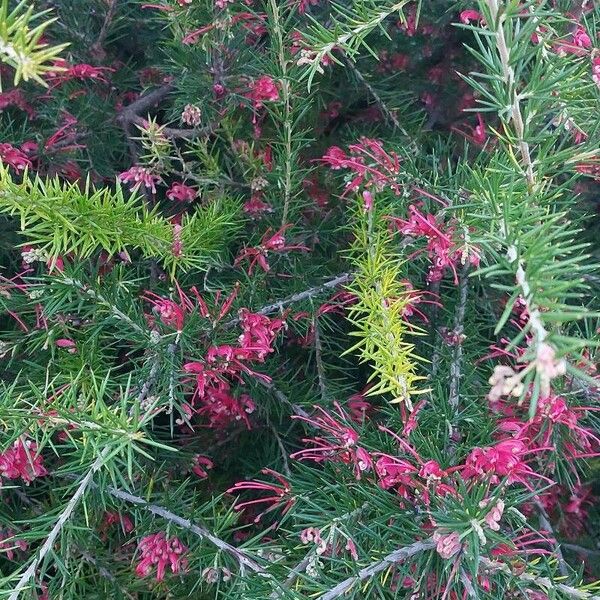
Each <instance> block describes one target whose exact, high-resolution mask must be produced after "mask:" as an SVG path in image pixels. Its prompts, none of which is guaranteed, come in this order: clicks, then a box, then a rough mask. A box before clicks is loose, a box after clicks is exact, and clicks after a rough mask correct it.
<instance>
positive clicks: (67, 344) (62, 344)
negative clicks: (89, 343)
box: [54, 338, 77, 354]
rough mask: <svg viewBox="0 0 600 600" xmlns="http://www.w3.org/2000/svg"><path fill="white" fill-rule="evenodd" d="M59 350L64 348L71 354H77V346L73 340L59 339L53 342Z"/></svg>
mask: <svg viewBox="0 0 600 600" xmlns="http://www.w3.org/2000/svg"><path fill="white" fill-rule="evenodd" d="M54 343H55V344H56V345H57V346H58V347H59V348H66V349H67V350H68V351H69V352H70V353H71V354H76V353H77V345H76V344H75V342H74V341H73V340H69V339H66V338H61V339H60V340H56V341H55V342H54Z"/></svg>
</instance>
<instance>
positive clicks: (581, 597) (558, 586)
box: [479, 556, 600, 600]
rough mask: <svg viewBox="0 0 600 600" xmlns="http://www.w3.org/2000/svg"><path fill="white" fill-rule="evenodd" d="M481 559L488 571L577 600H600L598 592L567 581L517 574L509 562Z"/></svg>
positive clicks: (529, 574)
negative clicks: (558, 581) (571, 584)
mask: <svg viewBox="0 0 600 600" xmlns="http://www.w3.org/2000/svg"><path fill="white" fill-rule="evenodd" d="M479 561H480V563H481V565H483V567H484V568H485V569H487V570H488V571H491V572H496V573H504V574H505V575H508V576H510V577H516V578H518V579H520V580H521V581H524V582H528V583H532V584H534V585H535V586H536V587H538V588H541V589H543V590H555V591H558V592H561V593H563V594H565V595H566V596H568V597H569V598H575V599H576V600H600V596H599V595H598V594H593V593H591V592H586V591H585V590H579V589H577V588H575V587H573V586H570V585H566V584H565V583H557V582H555V581H553V580H552V579H550V578H549V577H542V576H539V575H533V574H531V573H521V574H515V573H513V572H512V570H511V569H510V567H509V566H508V565H507V564H505V563H501V562H497V561H494V560H490V559H489V558H486V557H484V556H482V557H480V559H479Z"/></svg>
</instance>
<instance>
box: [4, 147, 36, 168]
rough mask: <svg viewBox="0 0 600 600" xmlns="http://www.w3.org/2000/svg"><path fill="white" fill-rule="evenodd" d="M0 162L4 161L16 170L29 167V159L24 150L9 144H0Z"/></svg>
mask: <svg viewBox="0 0 600 600" xmlns="http://www.w3.org/2000/svg"><path fill="white" fill-rule="evenodd" d="M0 162H3V163H6V164H7V165H8V166H9V167H12V168H13V169H15V170H16V171H24V170H25V168H26V167H31V161H30V160H29V158H27V156H26V154H25V153H24V152H21V150H19V149H18V148H15V147H14V146H11V145H10V144H0Z"/></svg>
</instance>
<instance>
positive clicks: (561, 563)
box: [535, 500, 569, 577]
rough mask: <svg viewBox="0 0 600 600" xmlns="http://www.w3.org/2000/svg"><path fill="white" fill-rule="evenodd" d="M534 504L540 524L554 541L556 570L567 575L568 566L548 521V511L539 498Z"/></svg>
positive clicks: (564, 575)
mask: <svg viewBox="0 0 600 600" xmlns="http://www.w3.org/2000/svg"><path fill="white" fill-rule="evenodd" d="M535 506H536V508H537V509H538V512H539V517H540V525H541V526H542V528H543V529H545V530H546V531H547V532H548V533H549V534H550V535H551V536H552V538H553V539H554V541H555V544H554V553H555V554H556V558H557V560H558V571H559V573H560V574H561V575H562V576H563V577H568V575H569V568H568V566H567V562H566V561H565V557H564V556H563V553H562V550H561V549H560V544H559V543H558V541H557V539H556V534H555V533H554V528H553V527H552V523H550V518H549V517H548V513H547V512H546V509H545V508H544V507H543V505H542V503H541V502H540V501H539V500H536V501H535Z"/></svg>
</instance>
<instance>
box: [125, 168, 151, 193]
mask: <svg viewBox="0 0 600 600" xmlns="http://www.w3.org/2000/svg"><path fill="white" fill-rule="evenodd" d="M118 180H119V181H122V182H123V183H132V184H133V185H131V186H130V189H131V190H132V191H133V190H137V189H138V188H139V187H140V186H141V185H144V186H145V187H147V188H149V189H150V190H151V191H152V193H153V194H156V184H157V183H159V182H160V181H162V180H161V178H160V177H159V176H158V175H154V174H153V173H152V172H151V171H150V169H146V168H145V167H137V166H133V167H131V168H130V169H128V170H127V171H123V172H122V173H120V174H119V176H118Z"/></svg>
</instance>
